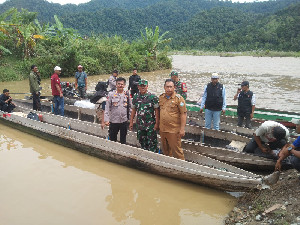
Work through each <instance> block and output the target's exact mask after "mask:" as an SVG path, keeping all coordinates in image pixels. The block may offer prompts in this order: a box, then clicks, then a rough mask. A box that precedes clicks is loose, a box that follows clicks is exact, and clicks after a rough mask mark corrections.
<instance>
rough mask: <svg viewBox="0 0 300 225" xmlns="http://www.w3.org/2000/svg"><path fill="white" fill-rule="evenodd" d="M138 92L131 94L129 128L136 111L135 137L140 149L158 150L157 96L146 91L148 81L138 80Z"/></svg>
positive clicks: (131, 126) (131, 125)
mask: <svg viewBox="0 0 300 225" xmlns="http://www.w3.org/2000/svg"><path fill="white" fill-rule="evenodd" d="M138 89H139V93H137V94H135V95H134V96H133V100H132V106H131V108H132V111H131V117H130V125H129V129H130V130H132V128H133V119H134V117H135V114H136V112H137V120H136V126H137V139H138V140H139V143H140V144H141V147H142V149H145V150H149V151H152V152H158V147H157V134H156V131H155V130H158V127H159V104H158V98H157V97H156V96H155V95H154V94H151V93H150V92H148V81H147V80H139V82H138Z"/></svg>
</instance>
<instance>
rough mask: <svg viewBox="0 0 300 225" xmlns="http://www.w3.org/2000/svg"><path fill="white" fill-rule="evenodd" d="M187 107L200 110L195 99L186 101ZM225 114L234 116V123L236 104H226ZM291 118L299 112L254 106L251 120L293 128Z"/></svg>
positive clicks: (194, 110)
mask: <svg viewBox="0 0 300 225" xmlns="http://www.w3.org/2000/svg"><path fill="white" fill-rule="evenodd" d="M187 108H188V110H189V111H192V112H198V111H199V110H200V107H199V106H198V105H197V103H196V102H195V101H187ZM225 116H227V117H233V118H235V123H237V106H236V105H235V106H234V105H229V106H227V109H226V112H225ZM225 118H226V117H225ZM225 118H224V119H225ZM292 119H300V113H297V112H291V111H283V110H275V109H269V108H255V112H254V119H253V122H254V123H255V122H262V121H265V120H273V121H277V122H279V123H282V124H283V125H285V126H286V127H291V128H294V127H295V124H293V123H292V122H291V121H292Z"/></svg>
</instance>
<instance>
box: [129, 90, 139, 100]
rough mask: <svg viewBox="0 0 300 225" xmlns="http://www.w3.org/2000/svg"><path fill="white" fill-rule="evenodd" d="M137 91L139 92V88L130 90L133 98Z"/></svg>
mask: <svg viewBox="0 0 300 225" xmlns="http://www.w3.org/2000/svg"><path fill="white" fill-rule="evenodd" d="M136 93H139V90H138V89H137V90H134V89H131V90H130V94H131V97H132V98H133V96H134V95H135V94H136Z"/></svg>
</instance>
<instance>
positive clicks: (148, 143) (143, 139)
mask: <svg viewBox="0 0 300 225" xmlns="http://www.w3.org/2000/svg"><path fill="white" fill-rule="evenodd" d="M137 139H138V140H139V142H140V144H141V147H142V149H145V150H149V151H151V152H158V147H157V133H156V131H155V130H154V125H150V126H149V127H147V129H146V130H139V129H138V130H137Z"/></svg>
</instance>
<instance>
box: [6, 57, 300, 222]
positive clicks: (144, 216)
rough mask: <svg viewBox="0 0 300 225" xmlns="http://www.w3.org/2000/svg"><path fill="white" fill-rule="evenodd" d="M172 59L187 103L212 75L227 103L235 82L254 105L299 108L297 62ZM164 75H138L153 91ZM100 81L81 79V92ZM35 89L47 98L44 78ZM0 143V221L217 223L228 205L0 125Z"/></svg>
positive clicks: (24, 85) (17, 87)
mask: <svg viewBox="0 0 300 225" xmlns="http://www.w3.org/2000/svg"><path fill="white" fill-rule="evenodd" d="M172 58H173V68H174V69H176V70H178V71H179V74H180V78H181V80H182V81H184V82H186V83H187V85H188V98H189V99H190V100H198V99H199V98H200V96H201V95H202V92H203V88H204V86H205V85H206V84H207V83H208V82H209V81H210V75H211V73H212V72H218V73H219V74H220V82H221V83H223V84H225V86H226V90H227V103H228V104H236V103H235V102H234V101H233V100H232V98H233V95H234V94H235V92H236V89H237V87H238V84H239V83H240V82H241V81H243V80H248V81H249V82H250V89H251V90H252V91H254V92H255V94H256V98H257V104H256V105H257V107H268V108H273V109H282V110H290V111H296V112H298V111H300V104H299V100H298V98H299V88H298V86H297V85H298V83H299V82H300V59H299V58H257V57H217V56H182V55H176V56H173V57H172ZM169 73H170V71H169V70H166V71H158V72H150V73H142V74H140V75H141V76H142V78H145V79H147V80H149V90H150V91H151V92H154V93H156V94H160V93H162V92H163V82H164V80H165V79H166V78H168V74H169ZM108 76H109V75H99V76H93V77H89V78H88V81H89V85H88V90H93V89H94V87H95V85H96V83H97V82H98V81H100V80H101V81H105V80H107V78H108ZM122 76H124V77H125V78H126V79H128V77H129V76H130V74H122ZM62 80H63V81H69V82H73V78H72V79H70V78H64V79H62ZM42 87H43V90H42V94H43V95H50V94H51V92H50V79H46V80H45V79H44V80H43V81H42ZM4 88H8V89H9V90H10V92H11V93H26V92H28V90H29V85H28V81H27V80H25V81H18V82H5V83H0V89H1V90H2V89H4ZM12 97H13V98H23V97H24V95H23V94H12ZM0 146H1V149H0V200H1V204H0V224H5V225H14V224H18V225H23V224H26V225H27V224H28V225H29V224H30V225H34V224H43V225H44V224H72V225H76V224H87V225H89V224H222V221H223V219H224V217H225V216H226V215H227V213H228V212H229V211H230V210H231V209H232V208H233V207H234V205H235V203H236V199H235V198H234V197H232V196H231V195H229V194H227V193H224V192H219V191H215V190H211V189H207V188H204V187H201V186H197V185H193V184H188V183H185V182H180V181H175V180H172V179H168V178H164V177H160V176H155V175H152V174H149V173H144V172H141V171H138V170H134V169H129V168H126V167H123V166H119V165H117V164H113V163H109V162H106V161H103V160H100V159H96V158H93V157H91V156H87V155H84V154H82V153H79V152H77V151H74V150H72V149H71V148H65V147H62V146H59V145H56V144H53V143H50V142H47V141H44V140H42V139H38V138H36V137H34V136H31V135H28V134H24V133H22V132H19V131H17V130H14V129H12V128H8V127H5V126H3V125H1V124H0ZM70 147H71V146H70Z"/></svg>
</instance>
